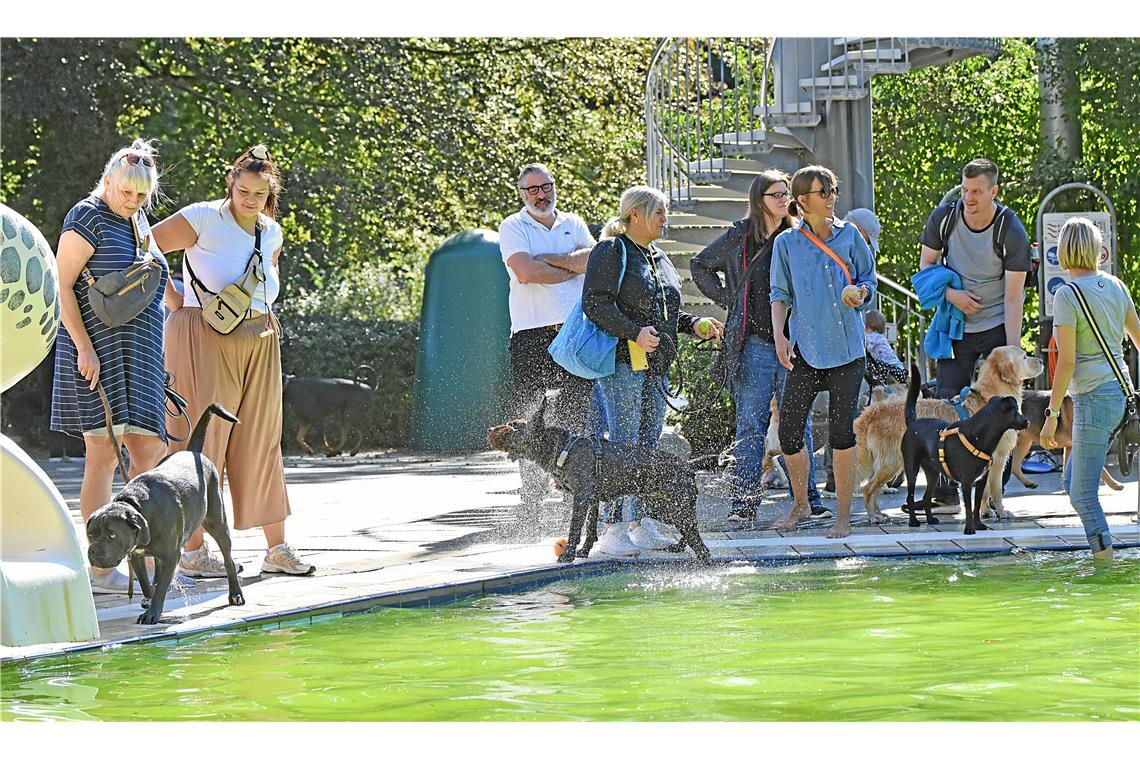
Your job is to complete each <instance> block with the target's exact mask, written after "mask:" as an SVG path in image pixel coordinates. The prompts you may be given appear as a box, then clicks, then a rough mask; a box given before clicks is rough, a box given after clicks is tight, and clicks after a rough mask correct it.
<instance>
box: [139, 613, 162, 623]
mask: <svg viewBox="0 0 1140 760" xmlns="http://www.w3.org/2000/svg"><path fill="white" fill-rule="evenodd" d="M160 617H162V611H161V610H147V611H146V612H144V613H143V614H141V615H139V617H138V620H136V621H135V622H136V623H138V624H139V625H156V624H157V623H158V619H159V618H160Z"/></svg>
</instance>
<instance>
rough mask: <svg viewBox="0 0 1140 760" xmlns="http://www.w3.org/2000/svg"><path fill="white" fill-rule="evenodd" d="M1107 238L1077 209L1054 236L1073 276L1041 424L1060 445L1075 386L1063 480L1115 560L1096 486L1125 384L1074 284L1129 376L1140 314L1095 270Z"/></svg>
mask: <svg viewBox="0 0 1140 760" xmlns="http://www.w3.org/2000/svg"><path fill="white" fill-rule="evenodd" d="M1102 245H1103V243H1102V240H1101V235H1100V230H1098V229H1097V228H1096V226H1095V225H1094V224H1093V223H1092V222H1091V221H1089V220H1088V219H1086V218H1084V217H1081V216H1077V217H1073V218H1072V219H1069V220H1068V221H1067V222H1065V225H1064V226H1063V227H1061V234H1060V235H1059V236H1058V239H1057V251H1058V253H1059V254H1060V258H1061V266H1062V267H1064V268H1065V269H1066V270H1068V273H1069V284H1068V285H1063V286H1061V287H1060V288H1058V289H1057V292H1056V294H1054V296H1053V336H1054V337H1055V338H1056V339H1057V369H1056V370H1055V371H1054V374H1053V393H1052V395H1051V396H1050V399H1049V408H1048V409H1046V410H1045V414H1046V418H1045V424H1044V425H1042V426H1041V445H1042V446H1044V447H1045V448H1047V449H1053V448H1056V447H1057V442H1056V436H1057V419H1058V417H1059V416H1060V409H1061V404H1062V402H1064V400H1065V393H1066V391H1068V390H1070V389H1071V390H1072V392H1073V449H1072V454H1071V455H1070V456H1069V458H1068V460H1067V461H1066V462H1065V472H1064V477H1063V482H1064V485H1065V491H1066V492H1067V493H1068V494H1069V502H1070V503H1071V504H1072V505H1073V509H1075V510H1076V512H1077V515H1079V516H1080V518H1081V523H1082V524H1083V525H1084V528H1085V536H1086V537H1087V538H1088V541H1089V548H1091V549H1092V552H1093V558H1094V559H1096V560H1098V561H1108V562H1111V561H1112V533H1111V532H1110V531H1109V528H1108V521H1107V520H1106V519H1105V516H1104V510H1103V509H1102V508H1101V506H1100V498H1099V497H1098V495H1097V490H1098V488H1099V487H1100V473H1101V468H1103V467H1104V460H1105V457H1106V455H1107V453H1108V444H1109V441H1110V440H1111V438H1112V433H1113V431H1114V430H1115V429H1116V426H1117V425H1119V424H1120V420H1121V419H1122V418H1123V416H1124V408H1125V397H1124V391H1123V390H1121V388H1120V383H1119V381H1118V380H1117V377H1116V371H1115V370H1114V369H1113V366H1112V364H1110V363H1109V361H1110V360H1109V358H1108V357H1107V356H1105V353H1104V350H1103V349H1102V348H1101V346H1100V343H1099V342H1098V341H1097V339H1096V336H1095V335H1094V334H1093V331H1092V329H1091V327H1090V325H1089V320H1088V317H1087V316H1086V314H1085V311H1084V309H1083V308H1082V307H1081V305H1080V302H1079V301H1078V299H1077V294H1076V293H1075V292H1074V291H1073V288H1074V287H1076V288H1079V289H1080V292H1081V295H1083V296H1084V299H1085V301H1086V302H1087V304H1088V307H1089V311H1090V312H1091V313H1092V316H1093V320H1094V321H1095V322H1096V326H1097V329H1099V330H1100V333H1101V335H1102V336H1103V337H1104V340H1105V342H1106V343H1107V344H1108V349H1109V352H1110V353H1111V354H1112V359H1111V361H1112V363H1113V364H1115V365H1116V367H1117V368H1118V369H1119V370H1120V371H1121V372H1122V373H1123V374H1124V376H1125V377H1126V378H1127V375H1128V367H1127V365H1126V364H1125V362H1124V351H1123V345H1122V344H1123V342H1124V335H1125V334H1127V335H1128V337H1130V338H1132V342H1133V343H1134V344H1135V345H1137V346H1140V319H1138V318H1137V316H1136V307H1135V306H1134V305H1133V303H1132V296H1131V295H1130V294H1129V293H1128V288H1127V287H1125V285H1124V283H1123V282H1121V281H1120V280H1118V279H1117V278H1115V277H1113V276H1112V275H1110V274H1108V273H1106V272H1098V271H1097V260H1098V259H1099V257H1100V250H1101V247H1102Z"/></svg>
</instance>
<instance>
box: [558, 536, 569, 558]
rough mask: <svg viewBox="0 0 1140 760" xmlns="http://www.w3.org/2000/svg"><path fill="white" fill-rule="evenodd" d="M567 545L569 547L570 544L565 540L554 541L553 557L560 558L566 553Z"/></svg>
mask: <svg viewBox="0 0 1140 760" xmlns="http://www.w3.org/2000/svg"><path fill="white" fill-rule="evenodd" d="M569 545H570V542H569V541H568V540H567V539H565V538H560V539H558V540H557V541H555V542H554V556H555V557H561V556H562V555H563V554H565V553H566V547H567V546H569Z"/></svg>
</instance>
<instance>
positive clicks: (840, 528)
mask: <svg viewBox="0 0 1140 760" xmlns="http://www.w3.org/2000/svg"><path fill="white" fill-rule="evenodd" d="M850 535H851V520H850V519H848V520H843V519H837V520H836V521H835V525H832V526H831V529H830V530H829V531H827V537H828V538H843V537H845V536H850Z"/></svg>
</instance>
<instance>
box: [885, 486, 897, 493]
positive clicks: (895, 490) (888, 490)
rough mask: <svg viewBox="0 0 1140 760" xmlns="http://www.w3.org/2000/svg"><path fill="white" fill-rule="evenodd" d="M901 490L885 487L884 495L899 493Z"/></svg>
mask: <svg viewBox="0 0 1140 760" xmlns="http://www.w3.org/2000/svg"><path fill="white" fill-rule="evenodd" d="M898 492H899V489H897V488H891V487H890V486H883V493H898Z"/></svg>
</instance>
